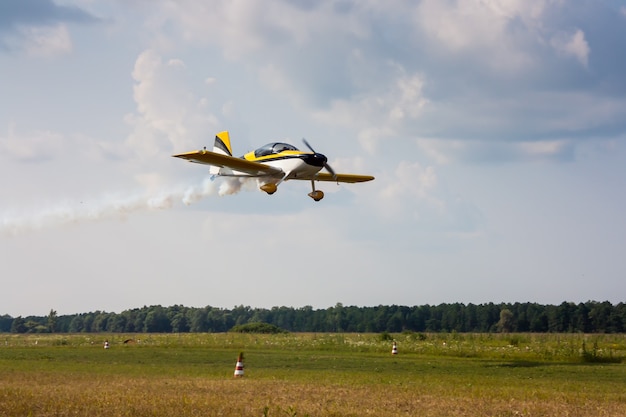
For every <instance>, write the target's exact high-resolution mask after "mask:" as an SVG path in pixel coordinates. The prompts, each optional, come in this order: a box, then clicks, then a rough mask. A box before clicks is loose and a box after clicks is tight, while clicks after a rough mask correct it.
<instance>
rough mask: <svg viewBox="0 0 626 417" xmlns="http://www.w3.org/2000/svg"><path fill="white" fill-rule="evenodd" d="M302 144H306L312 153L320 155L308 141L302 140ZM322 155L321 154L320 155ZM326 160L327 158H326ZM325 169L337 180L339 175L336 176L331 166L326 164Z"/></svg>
mask: <svg viewBox="0 0 626 417" xmlns="http://www.w3.org/2000/svg"><path fill="white" fill-rule="evenodd" d="M302 142H304V144H305V145H306V147H307V148H309V150H310V151H311V152H313V153H314V154H318V153H317V152H316V151H315V149H313V147H312V146H311V145H310V144H309V142H307V140H306V139H304V138H302ZM318 155H321V154H318ZM324 158H326V157H324ZM324 168H326V171H328V172H329V173H330V175H332V176H333V179H337V174H335V170H334V169H332V167H331V166H330V165H328V162H324Z"/></svg>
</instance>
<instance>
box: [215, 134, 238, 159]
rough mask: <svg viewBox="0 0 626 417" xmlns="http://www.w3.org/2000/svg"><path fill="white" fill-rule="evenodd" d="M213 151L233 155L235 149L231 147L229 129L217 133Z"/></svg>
mask: <svg viewBox="0 0 626 417" xmlns="http://www.w3.org/2000/svg"><path fill="white" fill-rule="evenodd" d="M213 152H215V153H219V154H222V155H228V156H233V149H232V148H231V147H230V135H229V134H228V132H227V131H223V132H220V133H218V134H217V135H215V144H214V145H213Z"/></svg>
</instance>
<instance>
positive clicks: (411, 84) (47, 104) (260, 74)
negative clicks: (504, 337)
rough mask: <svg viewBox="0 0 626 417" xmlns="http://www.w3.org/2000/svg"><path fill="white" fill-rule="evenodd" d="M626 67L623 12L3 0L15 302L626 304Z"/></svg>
mask: <svg viewBox="0 0 626 417" xmlns="http://www.w3.org/2000/svg"><path fill="white" fill-rule="evenodd" d="M624 74H626V4H625V3H623V2H621V1H611V0H571V1H570V0H416V1H410V2H407V1H399V0H390V1H385V2H381V1H371V0H321V1H316V2H310V1H296V0H292V1H286V0H268V1H263V2H258V1H253V0H229V1H226V0H215V1H197V0H176V1H173V0H150V1H147V0H123V1H122V0H107V1H104V0H56V1H52V0H21V1H4V2H1V3H0V279H1V280H2V284H1V285H2V293H3V296H2V297H1V299H0V314H9V315H11V316H14V317H15V316H19V315H22V316H28V315H47V314H48V312H49V311H50V310H52V309H54V310H55V311H57V313H58V314H59V315H64V314H75V313H82V312H89V311H96V310H100V311H108V312H121V311H123V310H126V309H132V308H138V307H142V306H145V305H157V304H159V305H163V306H170V305H175V304H182V305H185V306H188V307H204V306H207V305H211V306H215V307H222V308H232V307H234V306H238V305H246V306H251V307H258V308H271V307H274V306H289V307H295V308H299V307H304V306H313V307H314V308H327V307H330V306H334V305H335V304H337V303H342V304H343V305H356V306H376V305H381V304H382V305H391V304H397V305H407V306H414V305H423V304H431V305H432V304H440V303H454V302H460V303H465V304H467V303H474V304H480V303H489V302H494V303H500V302H536V303H541V304H560V303H561V302H563V301H567V302H574V303H579V302H586V301H589V300H594V301H610V302H612V303H619V302H624V301H626V299H625V295H626V279H625V278H626V276H625V273H626V256H625V252H624V249H625V248H626V219H625V216H624V207H626V77H625V76H624ZM223 130H228V131H229V132H230V137H231V143H232V147H233V151H234V153H235V154H237V155H243V154H244V153H245V152H248V151H250V150H253V149H255V148H257V147H260V146H261V145H264V144H265V143H268V142H273V141H286V142H289V143H292V144H294V145H295V146H298V147H300V148H301V149H302V148H303V145H302V138H306V139H307V140H308V141H309V142H310V143H311V144H312V145H313V147H314V148H315V149H316V150H317V151H318V152H321V153H324V154H325V155H327V157H328V160H329V163H330V164H331V166H332V167H333V168H334V169H335V171H337V172H342V173H356V174H367V175H373V176H375V177H376V179H375V180H374V181H372V182H367V183H362V184H341V185H337V184H334V183H322V184H320V185H319V188H320V189H322V190H323V191H324V192H325V194H326V197H325V198H324V199H323V200H322V201H320V202H314V201H313V200H311V199H310V198H309V197H307V195H306V194H307V193H308V192H309V191H310V184H309V183H307V182H298V181H287V182H284V183H283V184H281V185H280V186H279V189H278V192H277V193H276V194H274V195H272V196H269V195H266V194H265V193H264V192H262V191H260V190H258V187H257V184H256V182H255V181H254V180H248V181H243V182H233V181H232V180H230V181H229V180H226V179H220V178H218V179H215V180H214V181H211V180H210V178H209V174H208V167H207V166H203V165H197V164H189V163H187V162H185V161H182V160H180V159H177V158H172V157H171V155H173V154H176V153H182V152H188V151H192V150H196V149H201V148H202V147H203V146H207V147H209V149H210V148H211V147H212V144H213V139H214V137H215V133H217V132H220V131H223Z"/></svg>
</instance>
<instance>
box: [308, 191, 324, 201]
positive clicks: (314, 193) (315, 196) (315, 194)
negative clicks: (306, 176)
mask: <svg viewBox="0 0 626 417" xmlns="http://www.w3.org/2000/svg"><path fill="white" fill-rule="evenodd" d="M308 196H309V197H311V198H312V199H313V200H315V201H320V200H321V199H322V198H324V193H323V192H322V191H321V190H313V191H312V192H310V193H309V194H308Z"/></svg>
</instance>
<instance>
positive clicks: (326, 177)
mask: <svg viewBox="0 0 626 417" xmlns="http://www.w3.org/2000/svg"><path fill="white" fill-rule="evenodd" d="M312 179H314V180H316V181H332V182H348V183H355V182H365V181H371V180H373V179H374V177H372V176H371V175H356V174H336V175H335V176H333V175H331V174H329V173H327V172H318V173H317V174H316V175H315V176H314V177H313V178H312Z"/></svg>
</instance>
